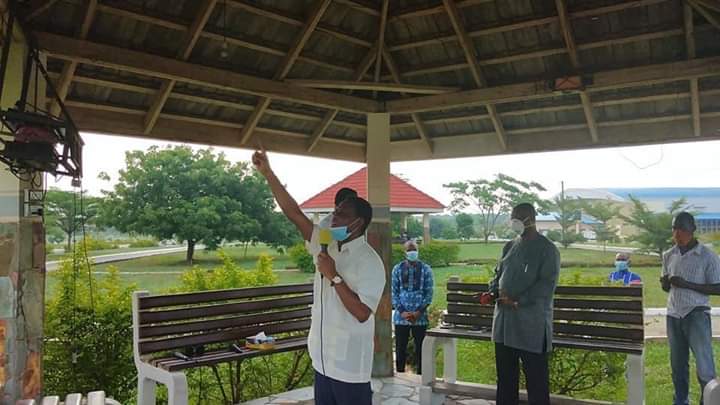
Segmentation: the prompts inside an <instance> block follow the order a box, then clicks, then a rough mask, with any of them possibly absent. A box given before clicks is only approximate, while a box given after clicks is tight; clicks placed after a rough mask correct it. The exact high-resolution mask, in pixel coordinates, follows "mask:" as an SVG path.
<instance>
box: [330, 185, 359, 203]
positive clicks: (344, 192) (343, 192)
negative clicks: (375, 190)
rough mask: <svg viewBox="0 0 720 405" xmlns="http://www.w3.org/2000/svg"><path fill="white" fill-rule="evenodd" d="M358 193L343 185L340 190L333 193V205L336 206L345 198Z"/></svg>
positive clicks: (355, 195)
mask: <svg viewBox="0 0 720 405" xmlns="http://www.w3.org/2000/svg"><path fill="white" fill-rule="evenodd" d="M357 196H358V193H357V191H355V190H353V189H351V188H349V187H343V188H341V189H340V190H338V191H337V193H335V206H336V207H337V206H338V205H340V203H341V202H343V201H345V200H347V199H348V198H350V197H357Z"/></svg>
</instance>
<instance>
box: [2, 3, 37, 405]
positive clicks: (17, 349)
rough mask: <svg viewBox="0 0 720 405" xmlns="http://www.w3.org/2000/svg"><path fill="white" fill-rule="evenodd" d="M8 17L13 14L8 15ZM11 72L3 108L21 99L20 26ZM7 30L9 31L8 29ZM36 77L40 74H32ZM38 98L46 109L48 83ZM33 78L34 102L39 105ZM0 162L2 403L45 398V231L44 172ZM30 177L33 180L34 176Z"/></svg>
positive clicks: (23, 54) (23, 51)
mask: <svg viewBox="0 0 720 405" xmlns="http://www.w3.org/2000/svg"><path fill="white" fill-rule="evenodd" d="M3 18H7V14H5V15H3ZM14 28H15V29H14V35H13V36H12V41H13V42H12V45H11V48H10V53H9V55H8V56H9V57H8V63H7V69H6V71H5V80H4V86H3V87H4V88H3V94H2V108H3V109H7V108H8V107H10V106H13V105H14V104H15V102H17V101H18V100H19V98H20V92H21V88H22V76H23V69H24V65H25V61H26V56H27V51H28V47H27V45H26V43H25V38H24V37H23V35H22V32H21V31H20V30H19V29H18V26H17V24H15V27H14ZM3 34H4V33H3ZM31 74H33V77H34V72H32V73H31ZM39 84H40V86H38V87H40V88H39V89H38V92H37V93H38V96H39V97H41V99H39V100H37V103H38V106H40V107H41V108H44V101H45V99H44V94H45V86H44V81H43V80H42V79H40V83H39ZM34 94H35V89H34V81H33V80H31V82H30V88H29V95H28V102H30V103H31V104H33V103H35V101H36V100H34V99H33V97H34ZM6 169H7V167H6V166H5V165H4V164H2V163H0V404H14V403H15V402H16V401H17V400H19V399H35V400H39V399H40V398H39V397H40V392H41V389H42V367H41V366H42V337H43V317H44V305H45V299H44V298H45V297H44V293H45V234H44V228H43V223H42V217H41V216H40V215H38V214H39V212H37V211H36V210H35V208H37V207H38V204H37V203H31V202H32V201H35V200H37V199H39V198H41V197H42V193H40V194H38V193H33V192H30V191H33V190H32V189H31V185H32V184H35V186H34V188H35V189H42V184H43V183H42V175H36V176H35V178H33V179H32V180H33V181H31V182H25V181H20V180H18V179H17V178H16V177H14V176H13V175H12V174H10V173H9V172H8V171H7V170H6ZM28 180H29V179H28Z"/></svg>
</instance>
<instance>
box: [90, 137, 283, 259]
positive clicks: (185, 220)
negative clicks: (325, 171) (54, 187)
mask: <svg viewBox="0 0 720 405" xmlns="http://www.w3.org/2000/svg"><path fill="white" fill-rule="evenodd" d="M125 163H126V167H125V169H122V170H120V172H119V181H118V183H117V184H116V185H115V187H114V190H113V191H112V192H108V193H107V201H108V202H107V204H105V209H104V210H103V220H104V222H106V223H108V224H112V225H113V226H115V227H116V228H117V229H118V230H120V231H123V232H136V233H139V234H143V235H152V236H154V237H156V238H158V239H173V238H174V239H176V240H180V241H186V242H187V254H186V259H187V262H188V263H192V259H193V255H194V252H195V245H196V244H197V243H203V244H205V245H206V246H207V247H208V248H209V249H214V248H216V247H217V246H219V245H220V243H221V242H222V241H223V240H239V241H242V242H256V241H263V242H269V243H271V244H273V243H285V242H287V240H285V239H288V238H289V237H288V235H290V231H288V230H287V229H285V228H281V231H280V232H278V224H280V223H282V221H281V220H280V219H279V217H278V215H279V214H275V213H274V212H273V209H274V207H275V202H274V200H273V198H272V195H271V194H270V190H269V188H268V186H267V183H266V182H265V180H264V179H263V178H262V176H261V175H259V174H258V173H256V172H255V171H253V170H251V169H250V168H249V167H248V165H247V164H246V163H244V162H241V163H235V164H232V163H230V162H229V161H228V160H227V159H226V158H225V156H224V154H222V153H220V154H218V155H216V154H214V153H213V151H212V149H203V150H198V151H193V150H192V149H190V148H189V147H185V146H177V147H173V148H170V147H168V148H162V149H161V148H158V147H157V146H153V147H151V148H150V149H148V150H147V151H131V152H127V153H126V155H125Z"/></svg>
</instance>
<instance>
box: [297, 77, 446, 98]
mask: <svg viewBox="0 0 720 405" xmlns="http://www.w3.org/2000/svg"><path fill="white" fill-rule="evenodd" d="M285 81H286V82H288V83H292V84H295V85H298V86H302V87H312V88H314V89H340V90H373V91H388V92H395V93H413V94H443V93H451V92H454V91H458V90H460V88H459V87H448V86H422V85H417V84H397V83H375V82H359V81H342V80H314V79H290V80H285Z"/></svg>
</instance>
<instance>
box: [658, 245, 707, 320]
mask: <svg viewBox="0 0 720 405" xmlns="http://www.w3.org/2000/svg"><path fill="white" fill-rule="evenodd" d="M662 275H663V276H668V277H672V276H680V277H682V278H684V279H685V281H689V282H691V283H696V284H718V283H720V259H718V255H717V254H715V252H713V251H712V250H710V248H708V247H707V246H705V245H703V244H702V243H698V244H697V245H696V246H695V247H693V248H692V249H690V250H689V251H687V252H686V253H685V254H684V255H683V254H682V253H681V252H680V248H679V247H678V246H677V245H676V246H673V247H672V248H670V249H669V250H668V251H666V252H665V253H663V266H662ZM697 307H705V308H708V309H709V308H710V297H709V296H708V295H706V294H702V293H700V292H697V291H695V290H690V289H687V288H679V287H675V286H672V287H670V293H669V294H668V303H667V309H668V311H667V314H668V316H672V317H673V318H684V317H685V316H687V314H689V313H690V312H691V311H692V310H693V309H695V308H697Z"/></svg>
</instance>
